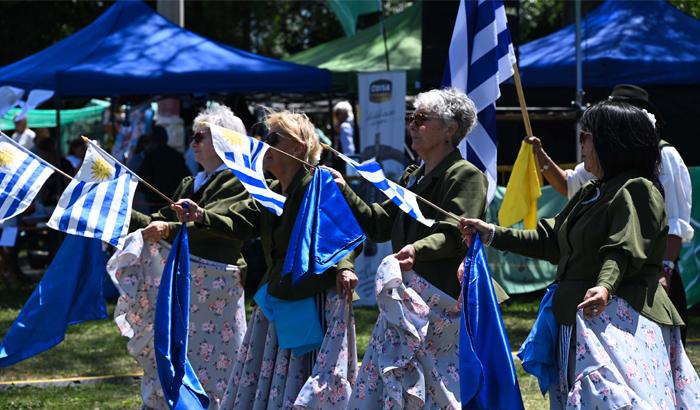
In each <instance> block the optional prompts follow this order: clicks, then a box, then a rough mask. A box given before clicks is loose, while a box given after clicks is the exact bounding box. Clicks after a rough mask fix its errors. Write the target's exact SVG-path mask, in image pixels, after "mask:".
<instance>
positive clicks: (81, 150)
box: [66, 138, 136, 172]
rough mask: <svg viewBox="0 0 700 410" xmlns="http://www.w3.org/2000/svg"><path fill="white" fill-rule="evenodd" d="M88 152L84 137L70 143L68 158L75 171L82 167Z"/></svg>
mask: <svg viewBox="0 0 700 410" xmlns="http://www.w3.org/2000/svg"><path fill="white" fill-rule="evenodd" d="M86 152H87V143H85V141H83V139H82V138H76V139H74V140H72V141H71V142H70V143H69V144H68V156H67V157H66V159H67V160H68V162H70V164H71V165H72V166H73V169H75V172H77V171H78V168H80V165H81V164H82V163H83V158H85V153H86ZM134 172H136V171H134Z"/></svg>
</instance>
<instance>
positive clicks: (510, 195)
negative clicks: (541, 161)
mask: <svg viewBox="0 0 700 410" xmlns="http://www.w3.org/2000/svg"><path fill="white" fill-rule="evenodd" d="M541 186H542V182H541V181H540V172H539V170H538V169H537V162H536V161H535V153H534V152H533V147H532V144H528V143H527V142H525V141H523V142H521V143H520V151H519V152H518V158H516V159H515V164H514V165H513V171H512V172H511V174H510V179H508V186H506V193H505V195H504V196H503V202H502V203H501V209H499V210H498V223H499V224H501V225H502V226H511V225H515V224H516V223H518V222H519V221H521V220H522V221H523V222H524V223H525V229H535V227H537V200H538V199H539V198H540V197H541V196H542V189H541Z"/></svg>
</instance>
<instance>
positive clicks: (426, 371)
mask: <svg viewBox="0 0 700 410" xmlns="http://www.w3.org/2000/svg"><path fill="white" fill-rule="evenodd" d="M414 105H415V112H414V113H413V114H412V115H411V116H410V117H407V126H408V131H409V133H410V135H411V140H412V145H411V146H412V148H413V149H414V150H415V151H416V152H417V153H418V155H419V156H420V158H421V160H422V161H423V165H421V166H420V167H418V166H410V167H408V168H407V169H406V171H405V172H404V175H403V177H402V178H401V180H400V181H399V184H400V185H402V186H404V187H405V188H408V189H410V190H411V191H413V192H415V193H416V194H418V195H421V196H422V197H423V198H425V199H426V200H428V201H430V202H432V203H433V204H435V205H437V206H438V207H440V208H442V209H443V210H444V211H447V212H449V213H452V214H453V215H458V216H464V217H472V218H483V217H484V215H485V212H486V193H487V181H486V176H485V175H484V174H483V173H482V172H481V171H479V170H478V169H477V168H476V167H475V166H474V165H472V164H471V163H469V162H467V161H465V160H463V159H462V155H461V154H460V152H459V150H458V149H457V145H458V144H459V142H460V141H461V140H462V138H464V137H465V135H467V134H468V133H469V131H470V130H471V129H472V127H473V126H474V124H475V123H476V107H475V106H474V103H473V102H472V101H471V100H470V99H469V98H468V97H467V96H466V95H465V94H464V93H462V92H461V91H459V90H457V89H454V88H451V89H443V90H431V91H428V92H425V93H421V94H418V95H417V96H416V99H415V102H414ZM335 177H336V181H337V182H338V184H339V185H340V186H341V187H342V191H343V194H344V196H345V198H346V200H347V202H348V203H349V204H350V207H351V208H352V210H353V213H354V215H355V217H356V218H357V220H358V221H359V222H360V225H361V226H362V229H363V230H364V231H365V233H366V234H367V235H368V237H369V238H370V239H372V240H373V241H376V242H384V241H388V240H391V243H392V247H393V250H394V252H395V254H393V255H391V256H389V257H387V259H385V260H384V262H383V263H382V265H381V266H380V268H379V271H378V272H377V279H376V281H377V293H378V296H377V303H378V305H379V306H380V310H381V311H383V312H384V310H386V311H387V312H389V311H391V310H393V309H392V308H391V307H390V305H391V304H392V303H393V302H392V298H391V296H390V295H389V294H388V293H387V290H386V289H383V288H384V287H387V285H386V284H388V283H391V282H395V283H396V282H399V283H400V282H403V284H402V285H399V288H398V289H399V291H400V293H402V294H403V295H404V297H406V298H409V299H410V300H411V301H412V302H411V306H410V307H409V309H407V310H409V311H410V310H413V309H415V311H414V312H412V313H410V314H408V316H405V317H398V318H396V319H394V318H392V317H390V316H389V315H387V314H382V315H380V318H379V320H378V322H377V324H376V325H375V328H374V331H373V333H372V339H371V341H370V343H369V346H368V348H367V352H366V353H365V357H364V359H363V360H362V368H361V369H360V374H359V376H358V381H357V383H356V385H355V389H354V390H353V397H352V401H351V403H350V406H349V408H351V409H374V408H381V407H382V406H384V408H386V407H387V406H389V407H390V406H391V405H395V406H398V407H410V408H459V407H460V403H459V401H460V393H459V392H460V388H459V374H458V368H457V364H458V344H457V343H458V340H459V318H460V307H459V306H458V303H457V299H458V296H459V294H460V283H459V280H458V278H457V270H458V268H459V267H460V265H461V264H462V261H463V258H464V255H465V254H466V251H467V247H466V245H465V243H464V242H463V241H462V238H461V237H460V234H459V229H458V227H457V224H456V221H445V220H441V221H435V222H433V221H432V220H427V219H426V218H422V222H419V220H417V219H414V218H412V217H411V216H409V215H408V214H406V213H404V212H402V211H401V210H400V209H399V207H398V206H397V205H396V204H395V203H394V202H392V201H391V200H387V201H385V202H384V203H381V204H377V203H374V204H366V203H365V202H364V201H363V200H362V199H360V197H358V196H357V195H356V194H355V193H354V192H353V191H352V190H351V189H350V188H349V187H347V185H346V184H345V183H344V181H343V180H342V177H341V175H340V174H339V173H336V174H335ZM424 208H425V209H424V213H425V216H426V217H427V218H430V217H432V218H435V219H438V218H444V217H445V216H444V215H443V214H441V213H437V212H435V210H433V209H428V208H427V207H424ZM390 278H395V279H393V280H392V279H390ZM380 288H381V289H380ZM385 293H386V298H385V297H384V296H385V295H384V294H385ZM385 299H386V300H385ZM385 302H386V307H385V308H384V307H383V305H384V304H385ZM407 322H410V323H411V325H410V326H408V327H404V326H397V325H396V323H404V324H405V323H407ZM428 322H429V324H430V325H429V326H428Z"/></svg>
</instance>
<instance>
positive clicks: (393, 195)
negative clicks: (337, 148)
mask: <svg viewBox="0 0 700 410" xmlns="http://www.w3.org/2000/svg"><path fill="white" fill-rule="evenodd" d="M336 155H338V156H339V157H340V158H342V159H343V161H345V162H347V163H348V164H350V165H351V166H352V167H353V168H355V170H357V172H358V173H359V174H360V175H362V177H363V178H364V179H366V180H368V181H369V182H371V183H372V184H374V186H376V187H377V188H379V190H380V191H382V192H383V193H384V195H386V196H387V197H388V198H389V199H391V201H392V202H394V203H395V204H396V205H397V206H398V207H399V209H401V210H402V211H404V212H405V213H407V214H408V215H410V216H411V218H413V219H415V220H416V221H418V222H420V223H422V224H423V225H426V226H433V224H434V223H435V221H434V220H432V219H427V218H426V217H424V216H423V213H422V212H421V211H420V208H419V207H418V199H417V198H416V194H414V193H413V192H411V191H409V190H408V189H406V188H404V187H402V186H400V185H399V184H397V183H395V182H392V181H390V180H388V179H387V178H386V176H384V171H382V167H381V165H379V163H378V162H377V161H375V160H374V159H370V160H367V161H365V162H363V163H361V164H360V163H358V162H356V161H353V160H352V159H351V158H350V157H347V156H345V155H343V154H341V153H340V152H336Z"/></svg>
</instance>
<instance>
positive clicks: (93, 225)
mask: <svg viewBox="0 0 700 410" xmlns="http://www.w3.org/2000/svg"><path fill="white" fill-rule="evenodd" d="M163 172H167V170H163ZM137 185H138V180H137V177H136V176H135V175H133V174H132V173H131V172H130V171H128V170H127V169H125V168H124V167H122V166H121V165H119V164H118V163H117V162H116V161H115V160H114V158H112V157H111V156H110V155H109V154H107V153H106V152H104V151H103V150H101V149H100V148H97V147H95V146H94V145H93V144H92V143H91V144H88V149H87V152H86V154H85V159H84V160H83V164H82V165H81V166H80V169H79V170H78V173H77V174H76V175H75V178H74V179H73V180H72V181H71V182H70V184H68V187H67V188H66V190H65V191H63V194H61V198H60V199H59V200H58V205H57V206H56V209H54V211H53V214H52V215H51V218H50V219H49V223H48V226H49V227H51V228H53V229H56V230H59V231H63V232H67V233H69V234H72V235H80V236H87V237H90V238H98V239H101V240H103V241H105V242H107V243H109V244H111V245H113V246H116V247H117V248H119V249H121V248H122V246H123V245H124V239H125V238H126V235H127V233H128V232H129V221H130V220H131V203H132V201H133V200H134V192H136V186H137Z"/></svg>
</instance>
